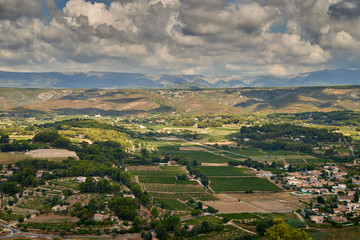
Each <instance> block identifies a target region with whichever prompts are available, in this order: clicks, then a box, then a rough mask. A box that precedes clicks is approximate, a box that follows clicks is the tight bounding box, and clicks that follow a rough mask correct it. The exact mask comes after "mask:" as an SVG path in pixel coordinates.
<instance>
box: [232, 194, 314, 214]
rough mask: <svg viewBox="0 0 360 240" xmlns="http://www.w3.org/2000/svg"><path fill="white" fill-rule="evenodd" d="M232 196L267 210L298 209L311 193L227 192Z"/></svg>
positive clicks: (309, 197)
mask: <svg viewBox="0 0 360 240" xmlns="http://www.w3.org/2000/svg"><path fill="white" fill-rule="evenodd" d="M227 195H229V196H230V197H233V198H237V199H241V200H242V201H244V202H246V203H249V204H251V205H254V206H256V207H258V208H261V209H263V210H267V211H277V210H296V209H297V208H302V207H303V204H302V203H300V202H299V200H305V201H306V200H308V199H311V196H309V195H302V196H296V195H293V194H291V193H290V192H279V193H264V192H262V193H252V194H246V193H244V194H227Z"/></svg>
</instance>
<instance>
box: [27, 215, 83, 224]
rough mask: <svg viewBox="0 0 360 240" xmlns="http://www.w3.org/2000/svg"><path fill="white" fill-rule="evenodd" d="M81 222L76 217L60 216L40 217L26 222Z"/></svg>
mask: <svg viewBox="0 0 360 240" xmlns="http://www.w3.org/2000/svg"><path fill="white" fill-rule="evenodd" d="M77 221H79V219H78V218H76V217H69V216H60V215H55V214H49V215H39V216H37V217H34V218H30V219H29V220H26V222H32V223H64V222H77Z"/></svg>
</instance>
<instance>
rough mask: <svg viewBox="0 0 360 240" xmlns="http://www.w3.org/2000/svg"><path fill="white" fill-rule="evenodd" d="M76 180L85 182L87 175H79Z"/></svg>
mask: <svg viewBox="0 0 360 240" xmlns="http://www.w3.org/2000/svg"><path fill="white" fill-rule="evenodd" d="M75 181H76V182H80V183H82V182H85V181H86V177H77V178H75Z"/></svg>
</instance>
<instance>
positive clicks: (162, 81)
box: [0, 69, 360, 89]
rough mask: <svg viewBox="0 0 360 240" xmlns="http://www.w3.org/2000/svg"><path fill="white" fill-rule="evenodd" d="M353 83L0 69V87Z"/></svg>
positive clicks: (337, 77) (339, 73) (340, 74)
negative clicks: (30, 71) (10, 70)
mask: <svg viewBox="0 0 360 240" xmlns="http://www.w3.org/2000/svg"><path fill="white" fill-rule="evenodd" d="M354 84H360V70H347V69H337V70H324V71H317V72H309V73H302V74H297V75H290V76H283V77H276V76H213V75H180V74H178V75H176V74H141V73H116V72H74V73H69V72H68V73H61V72H44V73H34V72H32V73H29V72H4V71H0V87H17V88H70V89H75V88H88V89H89V88H101V89H118V88H122V89H160V88H166V89H173V88H239V87H289V86H327V85H354Z"/></svg>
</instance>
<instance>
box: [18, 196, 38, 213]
mask: <svg viewBox="0 0 360 240" xmlns="http://www.w3.org/2000/svg"><path fill="white" fill-rule="evenodd" d="M44 200H45V197H39V196H35V197H32V198H29V199H25V198H22V199H21V200H20V201H19V203H18V204H16V207H18V208H24V209H33V210H40V209H41V208H42V203H43V201H44Z"/></svg>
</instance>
